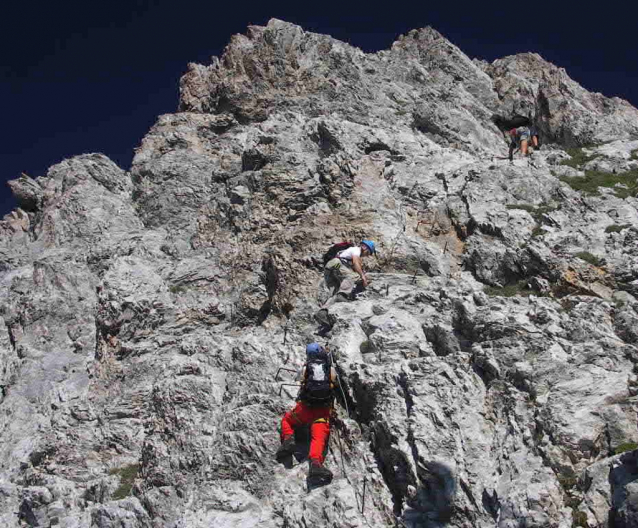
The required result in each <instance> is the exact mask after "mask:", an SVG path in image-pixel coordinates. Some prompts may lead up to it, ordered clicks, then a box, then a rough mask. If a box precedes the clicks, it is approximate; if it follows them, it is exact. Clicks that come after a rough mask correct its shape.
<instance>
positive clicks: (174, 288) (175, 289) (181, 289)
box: [168, 284, 188, 295]
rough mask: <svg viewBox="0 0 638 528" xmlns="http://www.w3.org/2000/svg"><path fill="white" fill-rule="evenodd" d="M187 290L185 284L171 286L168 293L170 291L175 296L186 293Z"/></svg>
mask: <svg viewBox="0 0 638 528" xmlns="http://www.w3.org/2000/svg"><path fill="white" fill-rule="evenodd" d="M187 289H188V288H187V287H186V285H185V284H171V285H170V286H169V287H168V291H170V292H171V293H174V294H175V295H178V294H180V293H184V292H185V291H186V290H187Z"/></svg>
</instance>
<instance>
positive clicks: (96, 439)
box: [0, 20, 638, 528]
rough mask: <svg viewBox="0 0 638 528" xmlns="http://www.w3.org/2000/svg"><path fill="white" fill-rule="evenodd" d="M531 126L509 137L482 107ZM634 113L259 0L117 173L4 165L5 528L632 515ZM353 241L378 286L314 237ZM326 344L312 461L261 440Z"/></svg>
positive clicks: (98, 161)
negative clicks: (243, 26)
mask: <svg viewBox="0 0 638 528" xmlns="http://www.w3.org/2000/svg"><path fill="white" fill-rule="evenodd" d="M510 112H522V113H524V114H526V115H527V114H528V113H530V112H531V113H532V114H533V116H534V117H535V121H536V123H537V125H538V126H539V128H540V130H541V135H542V138H543V141H544V145H543V148H542V149H541V150H540V151H536V152H534V153H533V155H532V157H531V158H528V159H521V158H517V159H516V160H515V161H514V162H513V163H510V162H509V161H507V160H506V159H504V158H505V153H506V151H507V148H506V144H505V143H504V141H503V138H502V136H501V134H500V132H499V131H498V130H497V129H496V127H495V126H494V125H493V124H492V123H491V121H490V118H491V116H492V115H493V114H494V113H502V114H507V113H510ZM636 158H638V110H636V109H635V108H633V107H631V106H630V105H629V104H628V103H626V102H625V101H622V100H620V99H609V98H606V97H604V96H602V95H600V94H592V93H590V92H587V91H586V90H585V89H583V88H582V87H581V86H579V85H578V84H577V83H575V82H574V81H573V80H571V79H570V78H569V77H568V75H567V73H566V72H565V70H563V69H560V68H557V67H555V66H553V65H551V64H549V63H547V62H545V61H544V60H543V59H542V58H541V57H540V56H538V55H536V54H532V53H529V54H523V55H517V56H513V57H506V58H504V59H500V60H497V61H495V62H494V63H492V64H487V63H485V62H482V61H478V60H471V59H470V58H468V57H467V56H466V55H464V54H463V53H462V52H461V51H460V50H459V49H458V48H456V47H455V46H454V45H453V44H451V43H450V42H449V41H447V40H446V39H445V38H443V37H442V36H441V35H440V34H439V33H438V32H436V31H435V30H433V29H431V28H426V29H422V30H414V31H411V32H410V33H408V34H407V35H405V36H402V37H400V38H399V39H398V40H397V41H396V42H395V43H394V44H393V46H392V47H391V49H389V50H385V51H381V52H379V53H376V54H365V53H363V52H361V51H360V50H358V49H356V48H354V47H352V46H349V45H347V44H345V43H342V42H339V41H337V40H335V39H332V38H330V37H328V36H324V35H316V34H313V33H308V32H305V31H304V30H303V29H302V28H300V27H298V26H294V25H292V24H288V23H285V22H282V21H278V20H271V21H270V22H269V23H268V25H267V26H266V27H250V28H249V29H248V32H247V34H246V35H236V36H234V37H232V39H231V41H230V43H229V45H228V47H227V48H226V50H225V51H224V54H223V55H222V57H220V58H219V59H217V58H215V59H213V61H212V63H211V64H210V65H207V66H205V65H197V64H191V65H189V67H188V72H187V73H186V74H185V75H184V77H183V78H182V80H181V83H180V101H179V111H178V112H177V113H175V114H168V115H164V116H160V117H159V119H158V121H157V123H156V125H155V126H154V127H153V128H152V129H151V130H150V131H149V133H148V134H147V135H146V137H145V138H144V139H143V141H142V144H141V145H140V147H139V148H138V149H137V150H136V155H135V158H134V160H133V163H132V167H131V170H130V171H129V172H125V171H122V170H121V169H120V168H118V167H117V166H116V165H115V164H114V163H113V162H111V161H110V160H108V158H106V157H105V156H103V155H100V154H87V155H82V156H77V157H75V158H73V159H69V160H65V161H63V162H62V163H60V164H58V165H55V166H53V167H51V168H50V169H49V171H48V172H47V174H46V176H43V177H39V178H37V179H31V178H28V177H21V178H19V179H17V180H14V181H13V182H11V183H10V185H11V188H12V191H13V193H14V195H15V197H16V199H17V201H18V204H19V208H18V209H16V210H15V211H14V212H12V213H11V214H10V215H7V216H6V217H5V219H4V220H3V221H2V222H0V232H1V233H2V235H1V237H0V255H1V263H2V264H1V266H2V267H1V274H0V283H1V288H0V296H1V301H2V302H1V308H2V310H1V313H0V316H1V317H2V323H3V324H0V386H1V388H2V392H1V393H0V394H1V397H0V438H1V439H2V442H1V443H0V521H2V524H3V525H4V526H10V527H13V526H62V527H66V528H71V527H85V526H91V527H100V528H111V527H113V528H115V527H126V528H139V527H153V528H155V527H174V528H177V527H199V526H201V527H204V526H224V527H226V526H227V527H249V526H260V527H261V526H263V527H281V528H283V527H288V528H290V527H296V526H299V527H305V526H317V527H318V526H331V527H357V526H362V527H363V526H406V527H414V528H416V527H428V528H429V527H443V526H447V527H468V528H469V527H472V528H474V527H491V526H498V527H503V528H506V527H507V528H509V527H561V528H563V527H565V528H566V527H571V526H588V527H590V528H591V527H594V526H596V527H598V526H600V527H603V526H604V527H607V526H609V527H612V526H614V527H630V526H636V525H637V523H638V521H637V519H638V491H637V490H638V484H637V482H638V468H637V466H636V463H637V461H638V460H637V459H638V451H636V448H637V447H638V430H637V428H636V396H637V394H638V389H637V388H636V387H637V380H636V373H635V372H634V369H635V364H636V362H637V361H638V356H637V352H638V350H637V347H636V343H637V342H638V304H637V301H636V297H638V259H637V256H638V247H637V242H638V209H637V205H638V199H637V198H636V194H637V188H638V186H637V184H636V178H637V176H638V159H636ZM364 236H365V237H367V238H372V239H374V240H375V241H376V242H377V244H378V246H379V248H380V249H379V257H378V258H377V259H376V260H373V262H371V263H370V266H369V267H370V277H371V279H372V282H371V285H370V287H369V288H368V290H367V291H366V292H365V293H364V294H362V295H360V296H359V298H358V299H357V300H356V301H354V302H352V303H339V304H335V305H333V306H331V308H330V317H331V321H332V323H333V324H332V328H331V329H330V330H329V331H325V330H326V329H321V328H320V327H319V326H318V324H317V322H316V321H315V320H314V317H313V314H314V313H315V312H316V310H317V309H318V307H319V306H320V305H321V304H322V303H323V301H324V300H325V298H326V292H325V289H324V288H323V287H322V284H321V262H320V260H321V254H322V253H323V251H324V250H325V249H326V248H327V247H328V246H329V245H330V244H331V243H332V242H334V241H337V240H342V239H344V238H345V239H351V240H357V239H360V238H362V237H364ZM314 340H318V341H320V342H322V343H324V344H327V345H328V346H329V347H330V348H331V349H332V350H333V351H334V353H335V355H336V358H337V361H338V365H339V372H340V377H341V380H342V384H343V387H344V393H343V395H341V396H340V398H339V399H340V400H341V404H340V405H339V406H338V414H337V418H336V419H335V422H334V424H333V431H334V434H333V435H332V440H331V451H330V454H329V455H328V465H329V466H330V467H331V468H332V470H333V471H334V473H335V480H334V482H333V483H332V484H331V485H330V486H327V487H323V488H319V489H314V490H310V491H308V490H307V486H306V480H305V479H306V473H307V465H306V464H305V463H300V464H298V465H295V466H294V467H292V468H286V467H283V466H280V465H277V464H276V463H275V461H274V459H273V454H274V452H275V450H276V448H277V445H278V442H279V439H278V432H277V427H278V422H279V419H280V416H281V415H282V414H283V412H285V410H286V409H287V408H289V406H290V405H291V403H292V401H293V400H294V396H295V392H296V391H295V388H294V387H288V386H284V387H281V385H280V382H279V381H276V380H275V374H276V373H277V370H278V369H279V367H280V366H286V367H287V368H296V367H298V366H300V365H301V364H302V362H303V358H304V356H303V348H304V345H305V344H306V343H308V342H310V341H314Z"/></svg>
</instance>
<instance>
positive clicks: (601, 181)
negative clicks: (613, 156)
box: [560, 169, 638, 198]
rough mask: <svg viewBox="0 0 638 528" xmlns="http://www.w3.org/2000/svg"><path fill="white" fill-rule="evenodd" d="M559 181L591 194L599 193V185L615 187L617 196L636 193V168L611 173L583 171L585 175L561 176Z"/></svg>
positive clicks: (637, 175)
mask: <svg viewBox="0 0 638 528" xmlns="http://www.w3.org/2000/svg"><path fill="white" fill-rule="evenodd" d="M560 181H562V182H563V183H566V184H567V185H569V186H570V187H571V188H572V189H574V190H576V191H581V192H583V193H586V194H590V195H592V196H597V195H599V194H600V191H599V190H598V188H599V187H615V189H614V194H615V195H616V196H617V197H618V198H628V197H630V196H634V197H635V196H637V195H638V169H633V170H630V171H627V172H621V173H618V174H613V173H611V172H600V171H585V176H574V177H567V176H561V178H560ZM617 185H618V187H616V186H617Z"/></svg>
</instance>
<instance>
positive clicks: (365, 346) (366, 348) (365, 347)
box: [359, 340, 372, 354]
mask: <svg viewBox="0 0 638 528" xmlns="http://www.w3.org/2000/svg"><path fill="white" fill-rule="evenodd" d="M359 351H360V352H361V353H362V354H367V353H368V352H372V343H370V341H367V340H366V341H363V342H362V343H361V344H360V345H359Z"/></svg>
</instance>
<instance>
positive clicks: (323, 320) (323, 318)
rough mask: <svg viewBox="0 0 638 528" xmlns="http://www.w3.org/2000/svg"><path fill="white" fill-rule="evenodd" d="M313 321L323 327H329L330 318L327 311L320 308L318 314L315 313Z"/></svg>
mask: <svg viewBox="0 0 638 528" xmlns="http://www.w3.org/2000/svg"><path fill="white" fill-rule="evenodd" d="M315 320H316V321H317V322H318V323H319V324H322V325H324V326H330V325H331V323H330V316H329V315H328V310H326V309H325V308H322V309H321V310H319V311H318V312H316V313H315Z"/></svg>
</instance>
